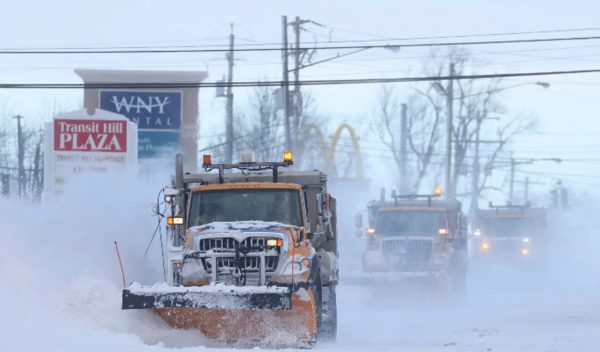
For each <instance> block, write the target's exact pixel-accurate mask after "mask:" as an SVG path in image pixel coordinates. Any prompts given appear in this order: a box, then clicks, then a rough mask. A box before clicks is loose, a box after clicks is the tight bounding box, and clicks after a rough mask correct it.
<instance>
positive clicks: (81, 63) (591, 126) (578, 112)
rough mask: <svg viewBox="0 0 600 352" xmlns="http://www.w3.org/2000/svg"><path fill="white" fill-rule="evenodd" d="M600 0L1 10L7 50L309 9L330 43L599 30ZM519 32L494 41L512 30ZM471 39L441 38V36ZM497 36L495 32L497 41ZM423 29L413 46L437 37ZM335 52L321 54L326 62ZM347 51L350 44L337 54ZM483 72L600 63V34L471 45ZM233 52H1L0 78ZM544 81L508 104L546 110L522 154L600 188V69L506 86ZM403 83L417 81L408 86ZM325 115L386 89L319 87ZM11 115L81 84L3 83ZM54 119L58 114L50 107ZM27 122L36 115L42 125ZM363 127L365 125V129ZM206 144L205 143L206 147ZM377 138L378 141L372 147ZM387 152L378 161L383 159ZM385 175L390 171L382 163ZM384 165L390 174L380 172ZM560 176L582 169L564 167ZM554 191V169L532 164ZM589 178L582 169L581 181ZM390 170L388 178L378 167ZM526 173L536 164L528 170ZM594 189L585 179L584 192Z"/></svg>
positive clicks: (164, 35)
mask: <svg viewBox="0 0 600 352" xmlns="http://www.w3.org/2000/svg"><path fill="white" fill-rule="evenodd" d="M598 10H600V5H599V4H598V3H597V2H595V1H591V0H590V1H569V2H565V1H531V0H529V1H461V0H455V1H444V0H438V1H427V2H424V1H420V2H417V1H412V2H408V1H349V0H346V1H296V2H292V1H286V2H283V1H256V0H255V1H241V0H240V1H223V0H221V1H123V0H119V1H118V0H104V1H64V0H55V1H26V0H21V1H18V2H17V1H14V2H8V3H6V4H5V5H4V6H3V10H2V11H1V12H0V30H1V32H2V33H3V36H2V40H1V41H0V43H1V44H0V47H1V48H41V47H42V48H57V47H114V46H149V47H155V46H164V45H224V44H227V36H228V35H229V23H234V24H235V25H234V26H235V27H234V28H235V35H236V38H237V43H239V44H242V45H249V44H257V43H258V44H260V43H279V42H280V41H281V15H288V16H289V17H290V19H292V18H293V17H294V16H301V17H302V18H306V19H311V20H314V21H315V22H318V23H319V24H321V25H322V26H317V25H307V29H308V30H309V32H306V33H303V41H309V42H310V41H315V40H316V41H317V42H318V43H319V44H323V45H324V44H326V43H327V42H328V41H329V40H334V41H336V40H337V41H339V40H365V39H371V40H374V39H382V40H385V39H390V38H410V37H431V36H455V35H464V34H487V33H506V32H523V31H525V32H528V31H540V30H560V29H575V28H595V27H600V21H599V20H598ZM580 35H591V36H596V35H600V30H589V31H580V32H565V33H548V34H529V35H521V36H518V38H521V39H522V38H540V37H563V36H564V37H567V36H580ZM512 38H513V37H510V36H502V37H492V38H491V39H512ZM471 39H473V38H458V39H457V38H451V39H438V41H449V40H451V41H455V40H459V41H460V40H471ZM487 39H490V38H487ZM430 41H433V40H429V39H416V40H414V42H430ZM428 50H429V49H426V48H425V49H415V48H412V49H411V48H406V49H401V50H400V51H399V52H398V53H392V52H390V51H386V50H383V49H370V50H367V51H365V52H363V53H360V54H356V55H352V56H348V57H346V58H343V59H339V60H334V61H331V62H329V63H324V64H321V65H316V66H314V67H312V68H307V69H306V70H304V71H303V72H302V78H307V79H309V78H312V79H325V78H327V79H328V78H331V79H337V78H370V77H375V78H380V77H404V76H415V75H419V74H421V72H420V71H419V68H420V63H421V62H422V61H423V59H424V58H425V57H427V55H429V51H428ZM336 53H337V52H324V51H319V52H317V54H316V57H315V60H318V59H324V58H327V57H329V56H331V55H332V54H336ZM340 53H343V51H340ZM472 54H473V58H474V60H475V61H476V62H477V65H478V66H477V67H478V70H479V71H480V72H481V73H502V72H527V71H540V70H572V69H592V68H600V62H599V60H600V40H590V41H580V42H561V43H542V44H527V45H523V44H520V45H503V46H499V45H495V46H478V47H473V48H472ZM236 56H237V58H238V59H239V61H236V66H235V72H234V75H235V80H257V79H262V80H265V79H270V80H279V79H280V76H281V75H280V73H281V66H280V61H281V60H280V57H279V55H278V54H277V53H236ZM225 65H226V61H225V58H224V54H223V53H186V54H154V55H150V54H148V55H134V54H130V55H70V56H58V55H36V56H23V55H21V56H9V55H1V56H0V82H2V83H21V82H65V83H66V82H79V78H78V77H77V76H76V75H75V74H74V73H73V68H76V67H90V68H138V69H169V70H178V69H180V70H207V71H208V74H209V78H208V81H214V80H216V79H219V78H221V77H222V75H223V74H224V73H225V69H226V66H225ZM538 80H540V81H546V82H549V83H550V84H551V87H550V88H549V89H543V88H541V87H539V86H535V85H524V86H522V87H518V88H514V89H511V90H507V91H506V92H504V93H503V95H502V102H503V103H504V104H505V105H506V106H507V107H508V108H509V112H508V114H515V113H531V114H534V115H535V116H537V117H538V119H539V121H540V127H539V129H538V132H539V134H538V135H537V136H531V137H522V138H521V139H520V140H518V141H517V142H516V143H515V145H514V146H513V147H512V148H513V149H514V150H515V156H517V157H533V158H540V157H560V158H564V159H596V161H590V162H565V163H562V164H561V165H544V163H539V164H535V165H533V166H530V167H528V168H523V170H524V171H529V172H538V171H540V172H546V173H548V172H550V173H553V174H555V175H551V176H553V177H555V178H556V177H562V178H563V179H565V180H570V181H572V186H573V187H576V185H579V186H582V185H583V184H590V185H592V186H591V187H592V188H591V189H596V190H599V189H600V163H599V162H598V159H600V141H599V140H598V136H599V135H600V122H599V116H598V108H597V104H598V103H597V95H598V90H599V87H600V86H599V84H600V74H587V75H578V76H575V75H572V76H560V77H558V76H554V77H539V78H519V79H507V80H506V81H505V84H506V85H515V84H519V83H527V82H535V81H538ZM397 88H398V89H399V90H400V91H403V90H404V91H406V90H407V89H408V86H407V85H402V84H398V85H397ZM306 90H307V91H310V92H311V93H312V94H313V95H314V96H315V98H316V101H317V105H318V107H319V111H320V112H322V113H323V114H325V115H327V116H328V118H329V123H330V128H334V127H335V126H336V125H337V124H339V123H340V122H343V121H347V122H350V123H353V124H356V125H359V122H360V121H369V120H370V119H371V116H372V111H373V108H374V104H375V101H376V97H377V92H378V90H379V86H377V85H369V86H367V85H362V86H336V87H318V88H317V87H308V88H306ZM214 93H215V92H214V89H206V90H204V91H202V92H201V93H200V94H201V117H200V118H201V136H211V135H214V134H217V133H221V132H222V130H220V129H222V128H223V121H222V119H223V116H224V108H223V107H224V105H223V104H224V102H223V100H222V99H216V98H214ZM248 93H249V91H245V90H243V89H240V90H236V91H235V95H236V107H238V108H240V109H241V108H243V106H245V105H247V103H248V97H247V96H248ZM0 99H2V101H5V102H6V101H8V102H9V106H10V111H11V113H21V114H23V115H26V116H30V117H32V118H30V121H35V122H37V119H49V118H50V117H49V116H45V114H46V113H45V112H46V111H47V110H48V106H49V104H50V102H52V101H54V100H57V101H59V103H60V104H61V105H64V106H70V107H77V106H78V105H79V104H81V103H80V101H81V99H82V92H81V91H79V90H72V91H60V92H58V91H27V92H21V91H15V90H3V91H0ZM46 115H47V114H46ZM35 122H30V123H35ZM363 130H364V128H363ZM361 136H362V138H363V142H364V144H363V145H364V147H365V156H366V157H367V158H370V156H369V155H371V156H372V158H371V159H372V160H371V161H370V164H368V165H371V166H373V163H379V162H381V161H383V160H384V159H382V158H381V157H376V156H375V154H378V151H377V149H378V148H382V146H381V145H378V144H377V141H376V138H375V137H374V136H372V135H371V136H368V135H366V134H365V133H362V134H361ZM203 141H204V140H201V144H203ZM367 148H371V150H370V151H369V150H368V149H367ZM375 160H377V161H375ZM380 171H381V169H380ZM382 173H383V174H385V171H383V172H382ZM559 174H569V175H580V176H569V177H567V176H560V175H559ZM530 176H531V177H532V179H533V180H536V181H539V182H542V183H546V185H540V186H538V188H537V191H539V192H542V191H544V192H545V190H547V189H548V188H549V187H550V184H551V183H552V182H554V181H553V178H550V177H547V176H536V175H533V174H530ZM582 176H585V177H582ZM377 177H378V178H380V179H385V177H384V176H382V175H379V176H377ZM518 177H519V178H521V179H522V178H524V177H525V174H520V175H519V176H518ZM579 190H580V192H583V189H581V188H580V189H579Z"/></svg>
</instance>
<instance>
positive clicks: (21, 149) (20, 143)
mask: <svg viewBox="0 0 600 352" xmlns="http://www.w3.org/2000/svg"><path fill="white" fill-rule="evenodd" d="M14 118H15V119H17V159H18V163H19V167H18V169H19V197H21V198H22V197H23V196H24V193H25V145H24V144H25V141H24V140H23V128H22V127H21V119H22V118H23V116H21V115H17V116H14Z"/></svg>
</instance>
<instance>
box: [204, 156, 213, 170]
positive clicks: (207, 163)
mask: <svg viewBox="0 0 600 352" xmlns="http://www.w3.org/2000/svg"><path fill="white" fill-rule="evenodd" d="M211 164H212V157H211V155H210V154H204V155H202V166H203V167H207V166H210V165H211Z"/></svg>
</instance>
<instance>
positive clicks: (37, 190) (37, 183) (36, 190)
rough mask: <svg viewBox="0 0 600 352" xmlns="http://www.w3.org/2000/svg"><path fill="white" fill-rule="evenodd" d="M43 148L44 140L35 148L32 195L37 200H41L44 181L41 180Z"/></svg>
mask: <svg viewBox="0 0 600 352" xmlns="http://www.w3.org/2000/svg"><path fill="white" fill-rule="evenodd" d="M41 147H42V140H41V139H40V141H39V142H38V143H37V145H36V146H35V156H34V159H33V181H32V188H31V194H32V195H33V196H34V198H35V199H39V197H40V196H41V194H42V192H41V191H42V180H41V179H40V178H41V177H40V173H41V172H40V171H41V168H40V159H41V155H40V154H41Z"/></svg>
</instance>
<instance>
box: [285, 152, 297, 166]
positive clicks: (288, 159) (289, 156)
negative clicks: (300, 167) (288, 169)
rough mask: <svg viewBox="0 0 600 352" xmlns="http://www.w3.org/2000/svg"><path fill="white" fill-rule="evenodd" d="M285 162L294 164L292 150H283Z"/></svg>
mask: <svg viewBox="0 0 600 352" xmlns="http://www.w3.org/2000/svg"><path fill="white" fill-rule="evenodd" d="M283 162H284V163H287V164H289V165H292V164H294V157H293V156H292V152H290V151H289V150H288V151H285V152H283Z"/></svg>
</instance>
